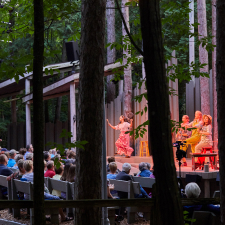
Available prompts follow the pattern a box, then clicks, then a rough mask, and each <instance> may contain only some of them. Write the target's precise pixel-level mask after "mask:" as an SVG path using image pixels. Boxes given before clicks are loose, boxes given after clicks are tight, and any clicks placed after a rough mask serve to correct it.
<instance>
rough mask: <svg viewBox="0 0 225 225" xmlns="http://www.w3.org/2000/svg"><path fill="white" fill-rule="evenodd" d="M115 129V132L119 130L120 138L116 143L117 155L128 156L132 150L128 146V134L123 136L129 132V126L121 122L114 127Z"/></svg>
mask: <svg viewBox="0 0 225 225" xmlns="http://www.w3.org/2000/svg"><path fill="white" fill-rule="evenodd" d="M115 128H116V130H120V136H119V138H118V140H117V141H116V147H117V153H118V154H119V155H122V154H123V153H124V154H125V155H128V156H130V155H131V153H132V152H133V151H134V149H133V148H131V147H130V146H129V142H130V137H129V134H125V132H127V131H129V129H130V124H129V123H127V122H123V123H120V124H119V125H117V126H115Z"/></svg>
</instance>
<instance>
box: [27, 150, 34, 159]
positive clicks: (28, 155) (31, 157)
mask: <svg viewBox="0 0 225 225" xmlns="http://www.w3.org/2000/svg"><path fill="white" fill-rule="evenodd" d="M33 157H34V154H33V153H32V152H29V153H27V155H26V160H33Z"/></svg>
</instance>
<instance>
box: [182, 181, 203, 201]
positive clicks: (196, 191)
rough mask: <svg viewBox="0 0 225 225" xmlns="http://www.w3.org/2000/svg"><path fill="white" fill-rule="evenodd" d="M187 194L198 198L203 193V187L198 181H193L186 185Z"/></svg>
mask: <svg viewBox="0 0 225 225" xmlns="http://www.w3.org/2000/svg"><path fill="white" fill-rule="evenodd" d="M185 194H186V196H187V198H198V197H199V195H200V194H201V189H200V187H199V186H198V185H197V184H196V183H194V182H191V183H189V184H187V185H186V187H185Z"/></svg>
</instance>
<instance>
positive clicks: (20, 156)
mask: <svg viewBox="0 0 225 225" xmlns="http://www.w3.org/2000/svg"><path fill="white" fill-rule="evenodd" d="M20 159H23V155H20V154H17V155H16V156H15V161H16V163H17V165H18V161H19V160H20Z"/></svg>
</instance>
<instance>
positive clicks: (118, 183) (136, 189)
mask: <svg viewBox="0 0 225 225" xmlns="http://www.w3.org/2000/svg"><path fill="white" fill-rule="evenodd" d="M109 181H110V184H114V190H116V191H121V192H127V193H128V199H132V198H134V195H135V194H141V190H140V184H139V183H138V182H133V181H131V180H130V181H123V180H109ZM150 211H151V208H150V207H148V206H147V207H146V206H143V207H127V222H128V223H133V222H135V214H136V213H137V212H143V213H144V217H145V219H146V220H150Z"/></svg>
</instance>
